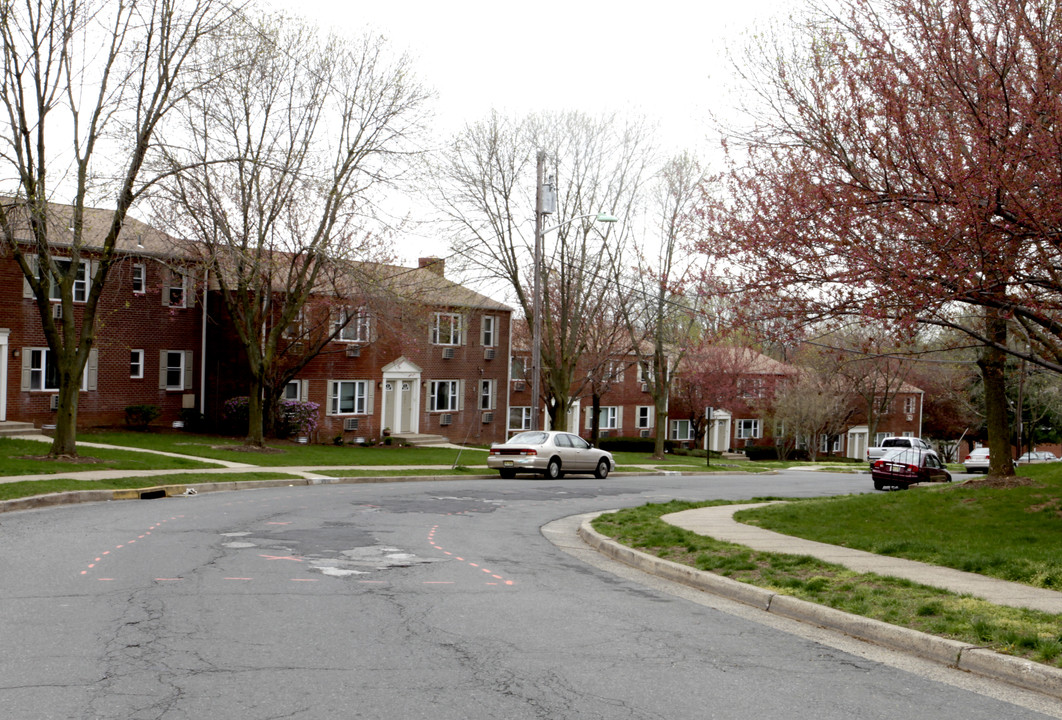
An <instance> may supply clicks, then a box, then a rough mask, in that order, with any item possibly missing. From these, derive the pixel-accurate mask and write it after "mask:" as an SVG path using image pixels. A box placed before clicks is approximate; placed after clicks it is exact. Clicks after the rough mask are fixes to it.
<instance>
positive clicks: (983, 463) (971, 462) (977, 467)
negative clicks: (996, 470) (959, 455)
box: [963, 447, 988, 473]
mask: <svg viewBox="0 0 1062 720" xmlns="http://www.w3.org/2000/svg"><path fill="white" fill-rule="evenodd" d="M963 466H964V467H965V468H966V472H968V473H972V472H983V473H986V472H988V448H986V447H979V448H974V449H973V450H971V451H970V454H969V455H967V456H966V460H965V461H963Z"/></svg>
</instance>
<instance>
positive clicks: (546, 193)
mask: <svg viewBox="0 0 1062 720" xmlns="http://www.w3.org/2000/svg"><path fill="white" fill-rule="evenodd" d="M545 167H546V153H545V152H544V151H542V150H539V151H538V175H537V179H536V191H535V264H534V275H535V277H534V288H535V290H534V301H533V305H532V313H533V314H534V316H535V318H534V325H533V329H532V333H531V429H532V430H538V429H539V420H538V415H539V405H538V401H539V394H540V392H541V389H542V237H543V236H544V235H545V234H546V233H548V232H553V231H554V230H559V229H560V228H562V227H564V226H565V225H570V224H571V223H573V222H575V221H576V220H585V219H587V218H594V222H603V223H614V222H618V220H619V218H616V217H614V216H612V215H609V214H608V213H603V212H599V213H590V214H588V215H577V216H575V217H573V218H570V219H568V220H565V221H564V222H562V223H560V224H558V225H554V226H553V227H549V228H545V229H543V228H542V218H543V216H544V215H550V214H552V213H553V212H554V211H555V210H556V202H557V201H556V195H554V194H553V193H554V192H555V191H554V189H553V188H552V186H546V185H545V184H544V183H543V174H544V172H545ZM547 188H548V189H547Z"/></svg>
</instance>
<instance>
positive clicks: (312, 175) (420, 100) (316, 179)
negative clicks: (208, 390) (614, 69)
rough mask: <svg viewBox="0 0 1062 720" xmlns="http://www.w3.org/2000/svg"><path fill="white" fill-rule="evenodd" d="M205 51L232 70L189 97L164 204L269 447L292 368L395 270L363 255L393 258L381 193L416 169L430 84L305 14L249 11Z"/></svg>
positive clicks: (209, 60)
mask: <svg viewBox="0 0 1062 720" xmlns="http://www.w3.org/2000/svg"><path fill="white" fill-rule="evenodd" d="M201 57H202V60H203V61H204V65H210V64H213V63H222V64H227V65H229V66H230V67H231V68H232V69H231V70H230V71H229V72H228V73H226V75H225V77H224V79H222V80H221V81H219V82H215V83H211V84H209V85H208V84H205V83H198V84H197V85H196V86H195V88H194V90H193V91H192V92H191V93H190V94H189V101H188V102H187V103H186V104H185V105H184V106H183V107H182V113H181V122H180V123H178V124H175V126H174V127H173V128H172V129H171V132H170V134H171V137H172V142H171V144H170V145H169V153H168V155H167V158H166V160H167V162H168V163H169V167H170V168H172V169H173V172H172V174H171V175H170V176H169V178H168V180H167V182H166V183H165V184H164V185H163V188H164V192H163V193H161V196H160V198H159V199H160V201H161V202H160V203H159V205H158V207H159V208H160V212H162V213H165V215H166V217H167V220H168V222H167V226H168V227H171V228H173V230H174V232H175V234H179V235H181V236H182V237H184V238H187V239H189V240H190V241H192V243H191V245H192V252H193V253H195V254H198V255H199V257H200V258H201V260H202V262H203V263H205V265H206V267H207V268H209V270H210V273H211V277H212V278H213V280H214V282H216V283H217V285H218V287H219V290H220V295H221V298H222V300H223V302H224V304H225V309H226V311H227V313H228V316H229V317H230V319H231V322H232V325H233V328H234V330H235V332H236V334H237V336H238V339H239V341H240V343H241V346H242V348H243V350H244V354H245V356H246V358H247V378H248V381H249V398H248V408H249V418H250V424H249V428H248V436H247V442H248V443H249V444H252V445H261V444H262V442H263V433H264V427H265V425H266V423H264V420H266V419H268V416H270V415H272V414H273V413H272V412H271V411H272V410H273V409H274V408H275V406H276V403H277V401H278V400H279V396H280V393H281V392H282V390H283V387H284V384H285V383H286V382H287V380H289V379H290V378H291V377H293V376H294V374H295V373H297V372H298V370H299V369H300V368H301V367H303V366H304V365H305V364H306V362H308V361H309V360H310V359H311V358H312V357H314V356H315V355H316V354H317V353H318V352H319V351H320V350H321V348H322V347H323V346H324V345H325V344H326V343H327V342H329V341H330V340H332V339H334V338H335V337H337V336H338V335H339V334H340V333H342V332H344V329H345V328H346V327H348V325H349V324H350V323H351V322H353V321H354V320H355V318H357V317H358V314H359V312H360V311H362V310H364V308H365V306H366V305H368V304H371V303H369V301H368V300H367V297H369V296H371V295H372V293H373V287H374V286H375V285H376V283H377V282H378V281H379V280H380V278H376V277H373V275H372V273H371V269H372V268H373V267H374V266H373V265H372V264H355V263H354V262H352V261H354V260H362V261H364V260H375V259H381V258H382V257H383V254H382V247H381V239H380V235H379V234H378V233H374V232H372V231H371V230H370V229H369V228H370V223H369V222H368V220H369V215H370V212H371V204H370V200H371V199H372V192H373V191H374V190H375V189H376V188H377V186H379V185H381V184H387V183H389V182H390V181H391V180H392V179H394V178H395V177H396V176H397V175H398V173H399V171H400V170H401V168H402V166H403V164H404V163H403V160H404V155H405V154H406V153H408V152H409V150H410V140H411V139H412V136H413V135H414V134H415V133H416V132H417V131H418V129H419V127H420V121H421V116H420V112H421V108H422V105H423V104H424V101H425V99H426V94H425V92H424V90H423V89H422V88H421V87H420V86H419V85H418V84H417V83H416V82H415V80H414V79H413V77H412V72H411V68H410V64H409V61H408V60H407V59H406V58H405V57H396V58H395V57H392V56H391V55H390V54H389V52H388V50H387V47H386V45H385V43H384V41H383V40H382V39H380V38H377V37H372V36H368V35H366V36H364V37H362V38H359V39H348V38H341V37H338V36H334V35H333V36H327V37H325V36H322V35H321V34H320V33H319V32H317V31H316V30H315V29H313V28H311V27H309V26H307V25H304V24H302V23H301V22H298V21H295V20H293V19H291V18H284V17H277V16H262V17H256V18H244V19H243V21H242V22H241V23H234V24H233V25H232V26H231V32H230V33H228V34H226V35H223V36H218V37H217V38H216V39H214V41H213V42H211V43H209V44H206V45H204V46H203V48H202V53H201ZM311 298H315V302H316V305H315V307H314V308H313V310H312V311H310V310H309V309H307V303H308V301H310V300H311ZM329 299H331V303H332V305H333V307H332V308H331V311H330V312H321V311H320V310H321V307H320V305H321V303H322V302H324V303H326V304H327V302H328V300H329Z"/></svg>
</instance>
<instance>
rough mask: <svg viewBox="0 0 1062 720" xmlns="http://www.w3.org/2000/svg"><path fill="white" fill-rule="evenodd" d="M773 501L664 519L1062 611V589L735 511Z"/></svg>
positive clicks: (1001, 601) (771, 548)
mask: <svg viewBox="0 0 1062 720" xmlns="http://www.w3.org/2000/svg"><path fill="white" fill-rule="evenodd" d="M768 504H770V503H752V504H747V505H720V506H717V507H706V508H697V509H695V510H684V511H682V512H677V513H672V514H670V515H664V516H663V517H662V518H661V519H662V520H663V521H664V522H667V523H670V524H672V525H675V526H678V527H680V528H683V529H685V530H689V531H691V532H695V533H697V534H698V535H707V536H709V537H712V538H715V539H716V540H724V541H726V542H732V543H736V544H738V545H744V546H746V547H750V548H753V549H754V550H762V551H764V552H777V553H786V554H788V555H810V556H812V557H816V558H819V559H820V560H825V561H826V562H831V563H836V564H838V565H843V566H845V567H847V568H850V569H852V570H855V571H857V572H867V573H876V574H878V575H889V576H892V577H899V578H906V579H908V580H911V581H913V582H917V583H921V584H923V585H929V586H931V587H937V588H942V589H944V590H950V591H952V592H955V593H960V594H968V595H972V596H974V597H978V598H981V599H984V600H987V601H989V602H991V603H995V604H997V605H1008V606H1011V607H1020V608H1029V609H1032V610H1042V611H1044V612H1049V613H1059V614H1062V592H1055V591H1053V590H1044V589H1043V588H1035V587H1031V586H1029V585H1022V584H1020V583H1013V582H1007V581H1006V580H997V579H995V578H990V577H985V576H984V575H977V574H975V573H968V572H962V571H961V570H952V569H951V568H942V567H938V566H936V565H928V564H926V563H922V562H917V561H915V560H904V559H901V558H895V557H890V556H888V555H876V554H874V553H869V552H865V551H863V550H853V549H851V548H846V547H839V546H837V545H827V544H826V543H820V542H815V541H813V540H803V539H801V538H796V537H792V536H791V535H782V534H781V533H776V532H773V531H771V530H764V529H762V528H758V527H755V526H752V525H745V524H743V523H739V522H737V521H736V520H734V517H733V516H734V513H736V512H738V511H739V510H745V509H747V508H755V507H762V506H764V505H768Z"/></svg>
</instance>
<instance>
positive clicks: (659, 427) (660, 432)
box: [653, 406, 667, 460]
mask: <svg viewBox="0 0 1062 720" xmlns="http://www.w3.org/2000/svg"><path fill="white" fill-rule="evenodd" d="M653 412H654V413H655V414H656V438H655V442H654V443H653V458H654V459H655V460H663V459H664V441H665V440H666V439H667V410H663V411H661V409H660V408H659V407H656V406H654V407H653Z"/></svg>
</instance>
